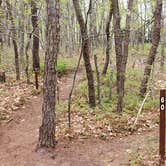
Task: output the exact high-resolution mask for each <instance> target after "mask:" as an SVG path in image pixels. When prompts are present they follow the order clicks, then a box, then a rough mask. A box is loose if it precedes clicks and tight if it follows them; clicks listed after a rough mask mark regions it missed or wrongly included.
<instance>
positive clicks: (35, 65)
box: [31, 0, 40, 89]
mask: <svg viewBox="0 0 166 166" xmlns="http://www.w3.org/2000/svg"><path fill="white" fill-rule="evenodd" d="M37 11H38V8H37V3H36V1H34V0H31V13H32V18H31V21H32V26H33V44H32V56H33V70H34V72H35V85H36V89H38V87H39V85H38V72H39V69H40V59H39V26H38V16H37Z"/></svg>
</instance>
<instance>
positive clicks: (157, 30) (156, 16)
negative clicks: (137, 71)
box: [140, 0, 163, 96]
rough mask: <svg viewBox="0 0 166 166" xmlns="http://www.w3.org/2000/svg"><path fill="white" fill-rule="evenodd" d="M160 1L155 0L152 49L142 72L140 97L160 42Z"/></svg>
mask: <svg viewBox="0 0 166 166" xmlns="http://www.w3.org/2000/svg"><path fill="white" fill-rule="evenodd" d="M162 4H163V3H162V0H157V3H156V9H155V13H154V28H153V37H152V47H151V49H150V53H149V57H148V59H147V65H146V67H145V70H144V77H143V80H142V83H141V87H140V96H144V95H145V93H146V91H147V86H148V80H149V77H150V74H151V70H152V64H153V63H154V61H155V57H156V53H157V48H158V45H159V42H160V30H161V12H162Z"/></svg>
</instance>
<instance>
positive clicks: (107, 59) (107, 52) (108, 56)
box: [102, 4, 113, 75]
mask: <svg viewBox="0 0 166 166" xmlns="http://www.w3.org/2000/svg"><path fill="white" fill-rule="evenodd" d="M112 14H113V10H112V4H110V11H109V16H108V18H107V23H106V30H105V32H106V36H107V46H106V59H105V64H104V68H103V72H102V74H103V75H105V74H106V73H107V69H108V65H109V61H110V48H111V45H110V44H111V42H110V37H111V36H110V23H111V20H112Z"/></svg>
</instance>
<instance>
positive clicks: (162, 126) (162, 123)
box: [159, 90, 166, 166]
mask: <svg viewBox="0 0 166 166" xmlns="http://www.w3.org/2000/svg"><path fill="white" fill-rule="evenodd" d="M165 99H166V90H161V91H160V147H159V148H160V152H159V154H160V157H161V158H160V166H163V165H165V164H164V163H165V104H166V103H165Z"/></svg>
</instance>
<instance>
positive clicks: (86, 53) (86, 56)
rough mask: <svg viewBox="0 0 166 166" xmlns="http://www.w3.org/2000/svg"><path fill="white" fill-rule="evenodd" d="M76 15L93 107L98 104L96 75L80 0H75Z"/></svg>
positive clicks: (90, 102)
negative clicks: (95, 85)
mask: <svg viewBox="0 0 166 166" xmlns="http://www.w3.org/2000/svg"><path fill="white" fill-rule="evenodd" d="M73 4H74V8H75V12H76V16H77V20H78V23H79V25H80V30H81V37H82V51H83V58H84V64H85V69H86V76H87V80H88V95H89V104H90V106H91V107H95V105H96V101H95V100H96V99H95V87H94V77H93V71H92V67H91V63H90V41H89V37H88V30H87V26H86V23H85V21H84V18H83V15H82V12H81V7H80V4H79V0H73Z"/></svg>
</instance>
